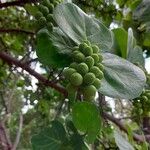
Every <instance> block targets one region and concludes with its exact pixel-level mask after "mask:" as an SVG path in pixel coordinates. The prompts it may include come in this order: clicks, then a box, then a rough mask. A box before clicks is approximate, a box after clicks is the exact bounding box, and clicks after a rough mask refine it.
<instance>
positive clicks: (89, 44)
mask: <svg viewBox="0 0 150 150" xmlns="http://www.w3.org/2000/svg"><path fill="white" fill-rule="evenodd" d="M83 43H86V44H87V45H88V46H91V43H90V41H88V40H85V41H83Z"/></svg>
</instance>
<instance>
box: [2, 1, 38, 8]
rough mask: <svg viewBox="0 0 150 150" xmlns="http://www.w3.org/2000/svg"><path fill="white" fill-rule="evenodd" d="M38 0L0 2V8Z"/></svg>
mask: <svg viewBox="0 0 150 150" xmlns="http://www.w3.org/2000/svg"><path fill="white" fill-rule="evenodd" d="M38 1H39V0H17V1H12V2H6V3H0V8H6V7H10V6H23V5H25V4H28V3H36V2H38Z"/></svg>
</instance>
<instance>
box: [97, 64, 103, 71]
mask: <svg viewBox="0 0 150 150" xmlns="http://www.w3.org/2000/svg"><path fill="white" fill-rule="evenodd" d="M96 66H97V67H98V68H99V69H100V70H101V71H103V70H104V66H103V65H102V64H101V63H97V64H96Z"/></svg>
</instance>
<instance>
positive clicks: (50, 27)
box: [47, 22, 54, 32]
mask: <svg viewBox="0 0 150 150" xmlns="http://www.w3.org/2000/svg"><path fill="white" fill-rule="evenodd" d="M53 27H54V26H53V24H52V23H51V22H48V23H47V29H48V31H50V32H51V31H52V30H53Z"/></svg>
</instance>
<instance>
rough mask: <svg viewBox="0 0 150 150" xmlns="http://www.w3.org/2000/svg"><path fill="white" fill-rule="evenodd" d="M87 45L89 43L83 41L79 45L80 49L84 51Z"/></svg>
mask: <svg viewBox="0 0 150 150" xmlns="http://www.w3.org/2000/svg"><path fill="white" fill-rule="evenodd" d="M86 47H88V45H87V44H86V43H81V44H80V45H79V51H81V52H83V51H84V49H85V48H86Z"/></svg>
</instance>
